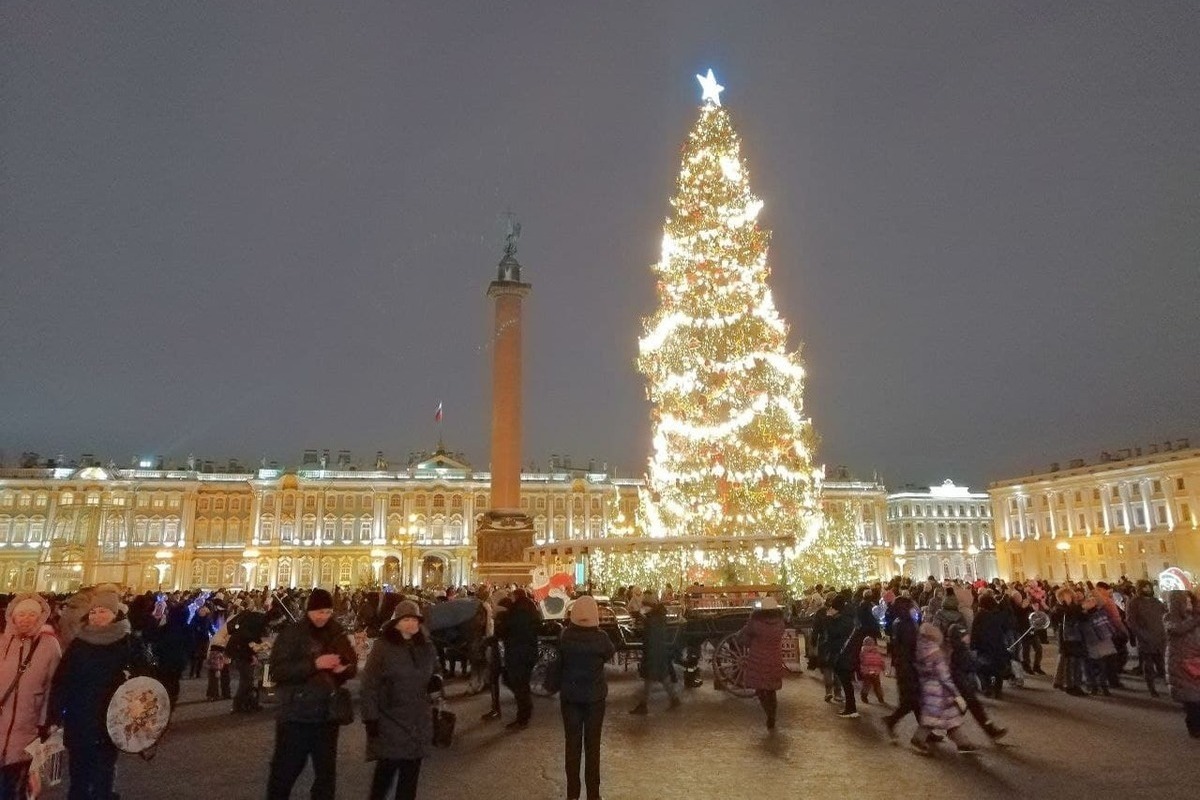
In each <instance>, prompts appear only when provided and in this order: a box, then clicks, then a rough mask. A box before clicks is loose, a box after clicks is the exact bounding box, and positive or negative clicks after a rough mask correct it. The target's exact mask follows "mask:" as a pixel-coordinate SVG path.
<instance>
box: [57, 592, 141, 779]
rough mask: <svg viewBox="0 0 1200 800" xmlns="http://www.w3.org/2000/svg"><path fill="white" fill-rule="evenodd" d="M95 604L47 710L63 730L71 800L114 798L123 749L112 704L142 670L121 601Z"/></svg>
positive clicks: (110, 598) (98, 597)
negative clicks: (116, 739) (111, 720)
mask: <svg viewBox="0 0 1200 800" xmlns="http://www.w3.org/2000/svg"><path fill="white" fill-rule="evenodd" d="M91 606H92V607H91V609H89V611H88V615H87V620H86V622H85V623H84V625H83V627H82V628H80V629H79V633H78V635H76V637H75V638H74V639H72V640H71V644H70V645H68V646H67V651H66V653H64V654H63V657H62V661H61V662H60V663H59V665H58V670H57V671H56V672H55V674H54V680H53V682H52V683H51V687H50V704H49V709H48V711H47V722H48V723H49V724H61V725H62V728H63V744H64V745H66V748H67V756H68V758H67V764H68V769H69V772H70V792H69V793H68V797H69V798H70V800H90V798H103V799H104V800H108V798H110V797H113V778H114V774H115V770H116V765H117V748H116V745H114V744H113V742H112V739H111V738H109V735H108V726H107V722H106V717H107V713H108V704H109V701H111V700H112V697H113V694H114V693H115V692H116V691H117V689H118V688H120V686H121V684H122V683H124V682H125V678H126V675H127V674H129V673H130V672H133V671H137V670H136V666H137V665H136V664H135V657H134V656H135V648H134V646H133V643H132V639H131V635H130V626H129V620H128V619H125V618H124V617H123V616H122V615H123V613H124V607H123V606H122V605H121V601H120V598H118V597H117V595H116V593H115V592H108V591H99V592H96V593H95V594H94V595H93V596H92V600H91Z"/></svg>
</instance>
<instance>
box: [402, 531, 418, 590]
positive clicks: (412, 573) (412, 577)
mask: <svg viewBox="0 0 1200 800" xmlns="http://www.w3.org/2000/svg"><path fill="white" fill-rule="evenodd" d="M416 538H417V515H416V514H409V515H408V541H407V542H406V545H407V547H406V549H407V551H408V552H407V554H406V556H405V560H406V561H407V562H408V563H407V567H408V580H406V581H405V582H404V585H405V586H415V585H416V583H417V576H416V570H415V569H413V542H414V540H415V539H416Z"/></svg>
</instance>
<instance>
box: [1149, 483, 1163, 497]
mask: <svg viewBox="0 0 1200 800" xmlns="http://www.w3.org/2000/svg"><path fill="white" fill-rule="evenodd" d="M1150 490H1151V491H1152V492H1154V493H1155V494H1162V481H1151V482H1150Z"/></svg>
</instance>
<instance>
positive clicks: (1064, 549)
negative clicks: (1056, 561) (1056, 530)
mask: <svg viewBox="0 0 1200 800" xmlns="http://www.w3.org/2000/svg"><path fill="white" fill-rule="evenodd" d="M1054 549H1055V550H1057V551H1058V552H1060V553H1062V558H1063V578H1064V579H1066V580H1067V581H1070V580H1071V565H1070V564H1068V563H1067V554H1068V553H1070V552H1071V543H1070V542H1064V541H1062V540H1059V542H1058V544H1056V545H1054Z"/></svg>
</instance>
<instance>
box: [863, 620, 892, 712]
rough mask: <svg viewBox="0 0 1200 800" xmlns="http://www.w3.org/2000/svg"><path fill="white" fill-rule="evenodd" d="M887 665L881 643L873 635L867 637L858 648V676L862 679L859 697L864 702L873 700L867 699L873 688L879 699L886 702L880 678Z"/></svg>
mask: <svg viewBox="0 0 1200 800" xmlns="http://www.w3.org/2000/svg"><path fill="white" fill-rule="evenodd" d="M885 665H886V662H885V661H884V658H883V653H881V652H880V651H879V644H878V643H877V642H876V641H875V639H874V638H873V637H871V636H867V637H865V638H864V639H863V643H862V647H860V648H859V650H858V677H859V678H860V679H861V680H862V691H861V692H860V693H859V697H861V698H862V701H863V702H864V703H869V702H871V701H870V700H868V699H867V693H868V692H869V691H870V690H872V689H874V690H875V697H877V698H878V699H879V702H880V703H882V702H884V700H883V685H882V682H881V680H880V678H881V676H882V675H883V670H884V667H885Z"/></svg>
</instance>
